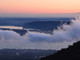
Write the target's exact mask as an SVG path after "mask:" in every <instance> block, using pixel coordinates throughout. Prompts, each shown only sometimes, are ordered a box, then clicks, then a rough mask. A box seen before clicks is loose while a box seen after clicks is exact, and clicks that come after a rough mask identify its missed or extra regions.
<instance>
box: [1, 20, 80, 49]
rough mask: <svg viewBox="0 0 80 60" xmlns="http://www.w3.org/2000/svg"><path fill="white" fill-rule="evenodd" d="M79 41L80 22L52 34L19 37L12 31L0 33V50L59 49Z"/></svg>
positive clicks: (33, 34) (77, 21)
mask: <svg viewBox="0 0 80 60" xmlns="http://www.w3.org/2000/svg"><path fill="white" fill-rule="evenodd" d="M79 40H80V20H79V19H76V20H72V23H71V24H70V25H66V24H64V25H63V28H62V29H60V28H58V30H54V31H53V34H52V35H50V34H45V33H39V32H28V33H26V34H25V35H24V36H20V35H19V34H17V33H16V32H13V31H2V30H1V31H0V48H27V49H28V48H30V49H61V48H64V47H67V46H68V45H70V44H72V43H73V42H76V41H79Z"/></svg>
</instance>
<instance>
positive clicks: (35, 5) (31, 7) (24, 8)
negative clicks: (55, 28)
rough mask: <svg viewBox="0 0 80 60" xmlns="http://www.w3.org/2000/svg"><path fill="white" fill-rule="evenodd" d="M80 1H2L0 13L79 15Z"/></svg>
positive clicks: (0, 2)
mask: <svg viewBox="0 0 80 60" xmlns="http://www.w3.org/2000/svg"><path fill="white" fill-rule="evenodd" d="M79 6H80V0H1V1H0V13H39V14H40V13H77V12H80V7H79Z"/></svg>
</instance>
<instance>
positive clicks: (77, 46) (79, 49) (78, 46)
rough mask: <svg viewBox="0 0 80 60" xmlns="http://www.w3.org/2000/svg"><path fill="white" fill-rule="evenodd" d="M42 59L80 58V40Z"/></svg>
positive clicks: (68, 59)
mask: <svg viewBox="0 0 80 60" xmlns="http://www.w3.org/2000/svg"><path fill="white" fill-rule="evenodd" d="M40 60H80V41H79V42H76V43H74V44H73V46H69V47H68V48H66V49H62V50H60V51H58V52H57V53H55V54H53V55H50V56H47V57H44V58H41V59H40Z"/></svg>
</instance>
